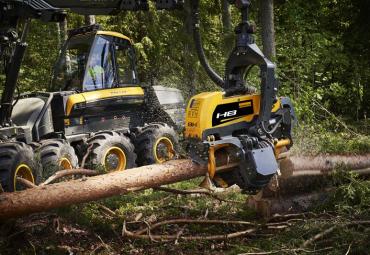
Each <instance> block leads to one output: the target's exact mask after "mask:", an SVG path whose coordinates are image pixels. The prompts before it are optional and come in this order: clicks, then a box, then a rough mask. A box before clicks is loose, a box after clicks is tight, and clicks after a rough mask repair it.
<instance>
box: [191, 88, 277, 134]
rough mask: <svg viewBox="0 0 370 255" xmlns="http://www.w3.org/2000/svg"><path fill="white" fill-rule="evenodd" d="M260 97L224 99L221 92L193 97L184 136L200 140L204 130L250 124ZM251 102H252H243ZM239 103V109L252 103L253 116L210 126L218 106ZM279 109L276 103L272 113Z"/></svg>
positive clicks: (257, 107)
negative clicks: (236, 124) (241, 123)
mask: <svg viewBox="0 0 370 255" xmlns="http://www.w3.org/2000/svg"><path fill="white" fill-rule="evenodd" d="M260 97H261V96H260V95H259V94H253V95H243V96H233V97H224V93H223V92H205V93H201V94H198V95H196V96H194V97H193V98H192V99H191V100H190V101H189V104H188V107H187V109H186V118H185V125H186V126H185V136H186V137H193V138H198V139H201V137H202V134H203V132H204V131H205V130H207V129H210V128H214V127H224V126H228V125H231V124H235V123H239V122H250V121H252V120H253V118H254V117H255V116H256V115H258V114H259V112H260ZM249 100H252V102H245V101H249ZM236 102H240V104H239V107H240V108H244V107H248V106H251V104H252V103H253V111H254V113H253V114H250V115H247V116H242V117H236V118H235V119H234V120H231V119H228V121H227V122H226V123H221V124H219V125H217V126H212V117H213V113H214V111H215V109H216V107H217V106H218V105H223V104H229V103H236ZM279 109H280V101H278V102H277V103H276V104H275V105H274V107H273V109H272V112H276V111H277V110H279Z"/></svg>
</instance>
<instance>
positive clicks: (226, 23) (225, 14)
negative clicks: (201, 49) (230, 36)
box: [221, 0, 232, 33]
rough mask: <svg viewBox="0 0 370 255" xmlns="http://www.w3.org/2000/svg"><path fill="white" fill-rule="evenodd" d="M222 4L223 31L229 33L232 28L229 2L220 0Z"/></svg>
mask: <svg viewBox="0 0 370 255" xmlns="http://www.w3.org/2000/svg"><path fill="white" fill-rule="evenodd" d="M221 4H222V25H223V28H224V33H230V32H231V30H232V24H231V15H230V4H229V2H228V0H221Z"/></svg>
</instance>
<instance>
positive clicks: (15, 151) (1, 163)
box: [0, 142, 41, 192]
mask: <svg viewBox="0 0 370 255" xmlns="http://www.w3.org/2000/svg"><path fill="white" fill-rule="evenodd" d="M17 176H18V177H22V178H23V179H26V180H28V181H30V182H32V183H34V184H39V183H40V181H41V166H40V164H39V163H38V162H37V160H35V155H34V153H33V150H32V148H31V147H30V146H28V145H26V144H24V143H21V142H9V143H1V144H0V181H1V186H2V188H3V189H4V191H7V192H13V191H18V190H23V189H25V188H26V187H24V186H23V185H22V184H21V183H19V182H17V180H16V177H17Z"/></svg>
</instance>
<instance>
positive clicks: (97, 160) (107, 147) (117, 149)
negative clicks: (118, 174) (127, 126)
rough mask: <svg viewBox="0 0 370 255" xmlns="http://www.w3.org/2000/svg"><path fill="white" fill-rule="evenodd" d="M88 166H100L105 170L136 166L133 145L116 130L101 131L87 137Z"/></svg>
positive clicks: (119, 169) (118, 169)
mask: <svg viewBox="0 0 370 255" xmlns="http://www.w3.org/2000/svg"><path fill="white" fill-rule="evenodd" d="M88 148H90V153H89V157H88V163H89V166H90V167H92V168H97V167H99V166H102V167H103V168H104V170H105V171H106V172H111V171H122V170H125V169H129V168H134V167H135V166H136V164H135V160H136V154H135V152H134V145H133V144H132V143H131V141H130V139H129V138H128V137H126V136H124V135H120V134H118V133H116V132H113V131H112V132H101V133H97V134H96V135H95V136H93V137H92V138H90V139H89V141H88Z"/></svg>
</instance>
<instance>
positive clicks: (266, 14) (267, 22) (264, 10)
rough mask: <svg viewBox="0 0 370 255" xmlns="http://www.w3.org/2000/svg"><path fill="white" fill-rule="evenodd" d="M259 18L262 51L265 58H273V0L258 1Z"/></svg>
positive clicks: (274, 52) (274, 53) (274, 50)
mask: <svg viewBox="0 0 370 255" xmlns="http://www.w3.org/2000/svg"><path fill="white" fill-rule="evenodd" d="M259 18H260V23H261V27H262V45H263V53H264V54H265V56H266V57H267V58H269V59H273V58H275V56H276V49H275V26H274V1H273V0H261V1H260V6H259Z"/></svg>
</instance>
